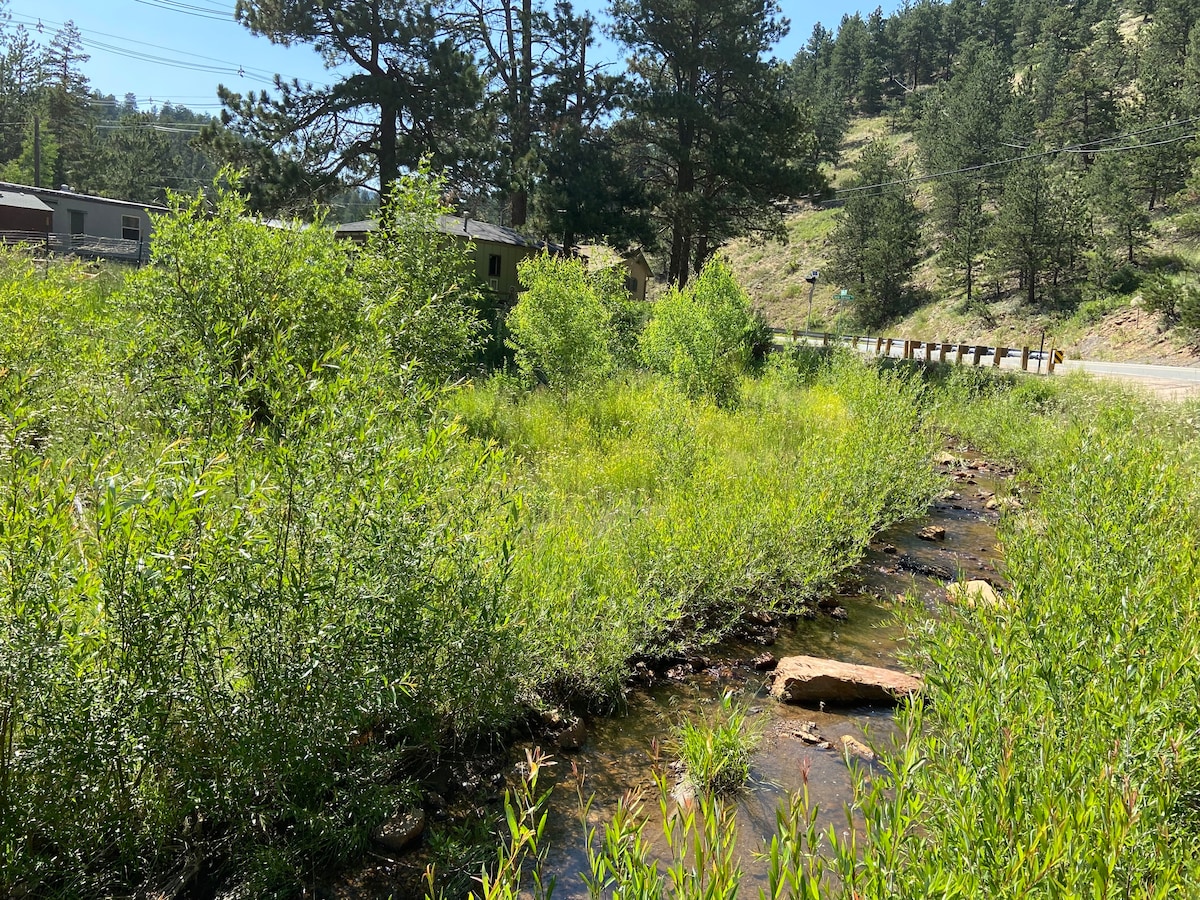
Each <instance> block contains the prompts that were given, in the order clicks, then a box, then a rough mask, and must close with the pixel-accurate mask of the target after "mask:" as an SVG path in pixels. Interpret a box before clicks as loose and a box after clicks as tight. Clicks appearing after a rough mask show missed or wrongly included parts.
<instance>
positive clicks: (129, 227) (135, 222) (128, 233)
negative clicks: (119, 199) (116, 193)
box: [121, 216, 142, 241]
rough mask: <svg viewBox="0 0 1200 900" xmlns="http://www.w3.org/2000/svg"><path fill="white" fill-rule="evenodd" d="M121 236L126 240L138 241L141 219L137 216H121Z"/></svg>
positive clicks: (140, 231) (139, 238)
mask: <svg viewBox="0 0 1200 900" xmlns="http://www.w3.org/2000/svg"><path fill="white" fill-rule="evenodd" d="M121 237H123V238H124V239H125V240H127V241H140V240H141V239H142V220H141V219H139V218H138V217H137V216H121Z"/></svg>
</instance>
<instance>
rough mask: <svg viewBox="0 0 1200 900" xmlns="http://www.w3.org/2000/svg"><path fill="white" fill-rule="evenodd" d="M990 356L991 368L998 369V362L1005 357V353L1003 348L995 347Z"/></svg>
mask: <svg viewBox="0 0 1200 900" xmlns="http://www.w3.org/2000/svg"><path fill="white" fill-rule="evenodd" d="M992 354H993V356H992V368H994V369H998V368H1000V360H1002V359H1004V357H1005V355H1006V354H1007V351H1006V350H1005V348H1003V347H996V348H995V349H994V350H993V351H992Z"/></svg>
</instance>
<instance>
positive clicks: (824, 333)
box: [821, 331, 829, 347]
mask: <svg viewBox="0 0 1200 900" xmlns="http://www.w3.org/2000/svg"><path fill="white" fill-rule="evenodd" d="M821 345H822V346H823V347H828V346H829V332H828V331H822V332H821Z"/></svg>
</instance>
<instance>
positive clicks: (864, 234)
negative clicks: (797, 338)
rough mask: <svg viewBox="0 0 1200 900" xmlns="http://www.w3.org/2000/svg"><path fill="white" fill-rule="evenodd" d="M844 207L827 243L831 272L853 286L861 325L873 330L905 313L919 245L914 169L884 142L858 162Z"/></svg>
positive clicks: (873, 146)
mask: <svg viewBox="0 0 1200 900" xmlns="http://www.w3.org/2000/svg"><path fill="white" fill-rule="evenodd" d="M854 169H855V176H854V178H853V179H851V181H850V183H849V185H847V192H846V196H847V199H846V205H845V206H844V207H843V208H842V214H841V218H840V219H839V221H838V224H837V227H836V229H835V230H834V232H833V234H832V235H831V237H830V239H829V243H830V246H831V247H832V252H831V254H830V265H829V274H830V275H831V276H832V277H833V279H834V280H836V281H839V282H841V283H842V284H843V285H844V286H846V287H848V288H851V289H852V290H853V292H854V294H855V298H854V306H855V311H856V313H857V316H858V318H859V319H860V321H861V322H862V323H863V324H864V325H865V326H867V327H870V328H874V327H876V326H878V325H881V324H883V323H884V322H886V321H887V320H888V319H890V318H892V317H894V316H896V315H898V314H900V313H902V312H904V311H905V309H906V308H907V306H908V304H909V302H910V300H911V296H910V294H911V292H910V289H909V288H910V281H911V279H912V273H913V269H914V268H915V266H916V264H917V259H918V253H919V251H920V247H921V219H920V213H919V211H918V210H917V206H916V203H915V195H914V192H913V189H912V186H911V184H909V183H908V179H910V178H911V176H912V167H911V165H910V164H909V163H908V162H907V161H901V160H899V159H897V157H896V154H895V151H894V150H893V149H892V148H891V147H890V146H888V145H887V144H886V143H884V142H882V141H873V142H872V143H871V144H869V145H868V146H867V147H866V149H865V150H863V153H862V156H861V158H860V159H859V160H858V162H857V163H856V164H855V167H854Z"/></svg>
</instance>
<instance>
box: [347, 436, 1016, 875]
mask: <svg viewBox="0 0 1200 900" xmlns="http://www.w3.org/2000/svg"><path fill="white" fill-rule="evenodd" d="M943 460H944V462H943V463H942V465H943V468H944V470H945V471H946V473H947V475H948V476H949V477H950V479H951V480H950V489H949V491H948V492H947V495H946V496H944V497H943V498H942V499H941V500H939V501H938V502H937V503H935V504H934V506H933V507H932V508H931V509H930V512H929V515H928V516H927V517H926V518H925V519H923V520H919V521H916V522H906V523H903V524H901V525H898V526H896V527H894V528H891V529H889V530H888V531H886V532H884V533H882V534H880V535H879V536H878V538H877V539H876V541H875V542H873V544H872V545H871V549H870V550H869V551H868V553H867V554H866V556H865V558H864V559H863V561H862V563H861V564H860V565H859V566H858V567H857V568H856V569H855V570H854V573H853V575H852V577H851V578H850V579H848V580H847V582H845V585H847V586H844V587H843V589H842V593H840V594H838V595H837V596H836V597H835V598H827V599H826V600H825V601H824V602H823V604H822V608H823V610H824V611H822V612H819V613H818V614H817V616H816V617H815V618H811V619H801V620H798V621H796V622H794V623H790V624H787V625H785V626H784V627H783V628H781V629H780V630H779V634H778V637H777V638H776V639H775V640H774V642H773V643H771V644H770V646H769V647H764V646H763V644H762V642H761V640H760V641H759V642H750V641H730V642H727V643H724V644H721V645H719V646H717V647H714V648H709V649H708V650H707V651H706V652H705V654H704V657H703V658H694V659H692V660H690V661H689V663H688V664H684V665H681V666H677V667H676V668H675V669H672V670H670V672H668V673H665V674H661V675H659V676H658V677H655V676H653V675H650V676H648V678H647V679H645V681H649V683H643V684H641V685H639V686H635V687H633V688H631V689H630V692H629V694H628V696H627V701H626V704H625V706H624V708H623V709H622V710H621V711H620V712H619V713H618V714H614V715H612V716H609V717H604V718H598V719H592V720H590V721H589V722H588V730H587V738H586V740H585V741H584V743H583V746H582V747H581V748H580V749H579V750H578V751H575V752H562V751H559V752H556V753H555V754H554V757H555V760H556V763H557V765H555V766H554V767H553V768H551V769H549V770H543V772H545V773H546V774H545V775H544V776H543V781H542V782H541V784H540V785H539V788H541V789H545V788H547V787H549V788H551V792H550V801H549V816H548V819H547V834H546V839H547V841H548V844H549V848H550V849H549V853H548V857H547V862H546V866H545V867H544V870H543V871H544V872H545V874H547V875H554V876H555V877H556V879H557V886H556V889H555V892H554V895H555V896H556V897H573V896H581V895H583V894H585V893H586V892H585V889H584V887H583V884H582V882H581V880H580V878H579V877H578V873H579V872H580V871H583V870H585V869H586V853H585V838H584V827H583V825H582V823H581V821H580V801H579V797H580V793H581V792H580V789H579V783H578V781H577V778H576V777H575V775H574V774H573V770H574V771H575V772H578V773H581V774H582V775H583V788H582V793H584V794H586V795H587V796H590V797H591V798H592V799H591V806H590V811H589V814H588V825H589V827H590V826H596V827H597V831H598V832H599V831H601V830H602V828H603V824H604V823H605V822H607V821H609V820H610V819H611V818H612V814H613V812H614V810H615V808H616V805H617V803H618V801H619V800H620V799H621V798H622V797H624V796H626V795H627V794H629V793H630V792H633V791H641V792H643V795H644V796H645V798H646V805H645V808H646V810H647V811H648V812H649V813H650V818H651V821H650V824H649V825H648V826H647V828H646V831H645V835H646V836H647V837H648V838H651V839H652V840H651V845H652V847H654V848H655V849H656V850H658V851H660V852H661V851H662V849H663V846H664V845H663V844H662V838H661V829H660V828H659V827H658V813H657V791H656V789H655V787H654V784H653V778H652V772H653V771H654V766H655V760H656V758H659V757H663V756H665V751H664V750H663V744H664V742H665V741H667V740H669V737H670V735H671V733H672V731H673V730H674V729H675V727H676V726H677V725H678V724H679V723H680V722H681V721H683V720H684V718H685V717H698V718H711V717H713V716H715V715H716V714H717V713H718V711H719V707H720V704H721V699H722V697H723V696H725V695H726V694H731V695H733V697H734V698H735V700H736V702H737V703H738V704H739V705H740V706H741V707H742V708H743V709H744V710H745V711H746V712H747V714H748V721H749V722H750V723H751V725H752V726H753V727H754V729H755V730H756V731H757V732H758V733H759V734H760V735H761V741H760V743H759V745H758V748H757V749H756V751H755V753H754V756H753V761H752V770H751V783H750V785H749V786H748V788H747V789H746V790H744V791H742V792H741V793H740V794H739V796H738V798H737V823H738V853H739V857H740V859H741V862H742V865H743V869H744V871H745V873H746V874H745V877H744V879H743V885H744V887H745V888H746V889H748V893H747V894H746V896H753V895H754V893H755V888H756V887H757V886H758V884H759V883H761V879H762V878H763V877H764V871H765V866H764V865H763V864H761V863H759V862H756V861H755V854H756V853H758V852H760V851H762V850H763V848H764V846H765V844H766V843H767V842H769V840H770V837H771V835H772V834H774V831H775V822H776V820H775V816H776V810H777V809H778V808H779V806H780V805H781V804H782V803H784V802H786V800H787V797H788V796H789V794H790V793H791V792H793V791H795V790H797V789H798V788H800V787H801V785H802V778H803V776H804V773H807V780H808V788H809V797H810V800H811V801H812V802H813V803H815V804H817V805H818V807H819V809H820V814H819V817H818V821H819V822H820V824H821V826H822V828H824V827H826V826H828V825H830V824H834V825H837V826H839V827H842V826H844V825H845V823H846V816H845V812H844V804H845V803H846V801H848V800H849V799H850V798H851V796H852V785H851V773H850V770H849V768H848V766H847V764H846V762H845V759H844V757H843V754H842V743H841V738H842V736H843V735H849V736H851V737H853V738H855V739H856V740H858V741H861V742H862V743H864V744H868V745H869V744H872V743H873V744H875V745H876V746H879V745H882V744H884V743H886V741H887V740H888V739H889V738H890V737H891V736H892V734H893V732H894V730H895V726H894V720H893V715H892V710H891V709H889V708H881V707H862V708H851V709H845V708H842V709H837V708H827V709H826V708H821V707H819V706H818V707H817V708H805V707H800V706H790V705H786V704H783V703H780V702H777V701H776V700H774V699H773V698H772V697H771V696H770V695H769V693H768V684H769V682H768V678H769V673H768V672H762V671H758V670H757V669H756V667H755V665H754V664H753V662H752V660H754V658H755V657H758V656H760V655H761V654H763V653H764V651H769V652H770V654H772V655H773V656H774V657H776V658H783V657H785V656H792V655H800V654H803V655H809V656H818V657H827V658H830V659H835V660H840V661H844V662H852V663H862V664H866V665H873V666H881V667H884V668H893V669H903V668H904V667H903V665H902V663H901V662H900V661H899V658H898V657H899V655H900V654H901V653H902V645H903V641H904V635H903V633H902V630H901V628H900V627H899V625H898V624H897V623H896V620H895V616H894V612H895V607H896V604H897V603H912V602H918V603H921V604H923V605H924V606H925V607H926V608H927V609H928V610H929V611H930V613H931V614H936V613H937V610H938V608H939V607H940V606H941V605H942V604H943V603H944V602H945V595H946V591H945V584H946V582H947V581H950V580H954V579H958V578H959V577H962V578H965V579H967V580H970V579H975V578H978V579H983V580H986V581H990V582H992V583H994V584H996V585H998V586H1002V581H1001V578H1000V576H999V574H998V573H997V566H998V563H999V556H1000V554H999V548H998V547H997V546H996V529H995V525H996V521H997V518H998V513H997V512H996V511H995V510H990V509H988V508H987V506H988V501H989V500H990V499H991V498H992V496H993V494H994V492H995V490H996V482H997V479H998V477H1000V476H1002V475H1003V474H1004V473H1001V472H997V471H996V469H995V468H994V467H990V466H988V465H987V464H985V463H982V462H979V461H969V462H964V461H959V460H952V459H951V458H950V457H949V456H948V455H947V456H945V457H943ZM992 505H995V504H994V502H993V504H992ZM927 526H933V527H935V528H941V529H944V530H945V535H944V538H943V539H935V540H924V539H921V538H919V537H918V536H917V535H918V532H919V531H920V530H922V529H923V528H925V527H927ZM812 724H815V730H816V731H817V732H819V735H820V737H821V739H822V740H823V741H827V742H829V743H830V745H831V747H830V748H829V749H821V748H819V747H816V746H813V745H812V744H810V743H808V742H807V741H806V740H804V739H803V738H801V737H799V736H797V734H796V732H797V731H799V730H805V731H809V730H811V729H810V727H809V726H810V725H812ZM530 747H531V745H518V746H516V747H514V748H512V755H511V757H510V759H511V761H512V763H511V765H512V766H514V767H515V766H516V765H517V763H518V761H520V760H523V759H524V755H525V751H526V750H527V749H529V748H530ZM665 761H666V760H660V762H665ZM868 770H869V766H868ZM386 868H387V867H386V866H385V865H380V866H377V867H376V874H382V872H383V870H384V869H386ZM410 871H411V870H410ZM405 880H406V881H408V879H405ZM368 881H369V882H371V883H374V884H375V885H377V887H375V888H373V889H371V890H368V891H366V892H363V891H362V889H361V885H362V883H361V882H360V889H359V890H349V891H337V890H335V891H334V893H335V894H336V895H339V896H346V897H349V896H355V897H363V896H380V897H384V896H388V894H389V892H391V891H393V890H394V891H395V896H397V897H399V896H403V895H405V894H407V893H409V892H410V891H411V881H409V882H408V883H409V890H407V891H405V890H398V889H399V888H400V884H399V882H392V884H394V885H395V888H386V882H387V879H386V878H384V879H383V880H376V879H368Z"/></svg>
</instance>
